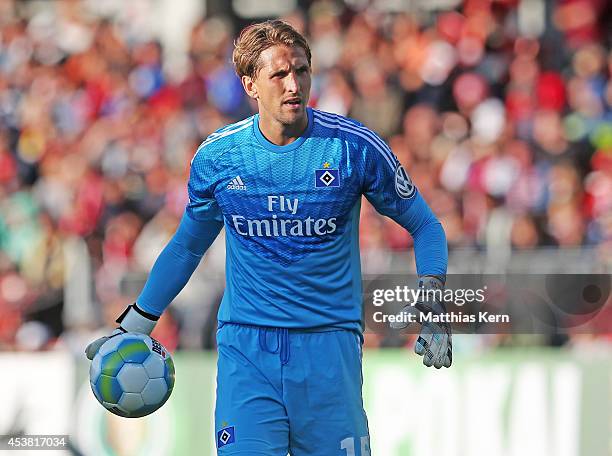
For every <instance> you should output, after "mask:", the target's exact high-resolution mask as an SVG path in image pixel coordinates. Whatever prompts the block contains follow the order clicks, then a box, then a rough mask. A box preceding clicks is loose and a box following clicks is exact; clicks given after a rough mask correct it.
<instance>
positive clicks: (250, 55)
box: [232, 20, 311, 78]
mask: <svg viewBox="0 0 612 456" xmlns="http://www.w3.org/2000/svg"><path fill="white" fill-rule="evenodd" d="M279 44H283V45H285V46H290V47H293V46H299V47H301V48H302V49H304V52H305V53H306V57H307V58H308V65H310V64H311V62H310V59H311V54H310V46H308V42H307V41H306V38H304V37H303V36H302V35H301V34H300V33H299V32H298V31H297V30H295V29H294V28H293V27H291V25H289V24H287V23H286V22H283V21H280V20H270V21H265V22H260V23H257V24H252V25H249V26H247V27H245V28H244V29H243V30H242V32H240V36H239V37H238V39H237V40H236V41H235V43H234V53H233V55H232V60H233V61H234V67H235V68H236V73H237V74H238V76H240V77H242V76H249V77H251V78H252V77H255V75H256V74H257V72H258V71H259V69H260V63H259V56H260V55H261V53H262V52H263V51H265V50H266V49H268V48H269V47H272V46H275V45H279Z"/></svg>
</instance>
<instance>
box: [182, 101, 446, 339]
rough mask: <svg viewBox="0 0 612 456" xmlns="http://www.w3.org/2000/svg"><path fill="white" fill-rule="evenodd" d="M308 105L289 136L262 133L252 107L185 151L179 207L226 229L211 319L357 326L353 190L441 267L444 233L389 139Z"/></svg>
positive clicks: (421, 257) (428, 268) (420, 266)
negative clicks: (183, 196) (301, 127)
mask: <svg viewBox="0 0 612 456" xmlns="http://www.w3.org/2000/svg"><path fill="white" fill-rule="evenodd" d="M307 112H308V127H307V129H306V130H305V131H304V133H303V134H302V136H301V137H299V138H298V139H296V140H295V141H294V142H292V143H290V144H288V145H285V146H277V145H275V144H273V143H271V142H269V141H268V140H267V139H266V138H265V137H264V136H263V134H262V133H261V131H260V129H259V116H258V115H255V116H252V117H249V118H247V119H245V120H243V121H240V122H237V123H235V124H232V125H228V126H226V127H224V128H222V129H220V130H218V131H216V132H215V133H213V134H211V135H210V136H209V137H208V138H207V139H206V140H205V141H204V142H203V143H202V144H201V146H200V147H199V148H198V150H197V152H196V154H195V156H194V158H193V160H192V164H191V173H190V178H189V184H188V192H189V204H188V206H187V210H186V214H187V216H189V217H190V218H191V219H193V220H194V221H197V222H203V223H209V222H213V221H214V222H215V223H216V224H217V225H219V224H218V222H223V224H224V226H225V230H226V250H227V260H226V290H225V294H224V296H223V301H222V302H221V307H220V309H219V315H218V318H219V322H220V324H223V323H228V322H231V323H239V324H249V325H258V326H270V327H282V328H296V329H310V328H312V329H315V328H324V327H338V328H346V329H351V330H356V331H360V330H361V327H362V289H361V269H360V258H359V213H360V202H361V196H362V195H365V196H366V197H367V198H368V200H369V201H370V202H371V203H372V204H373V205H374V207H375V208H376V209H377V210H378V211H379V212H381V213H382V214H384V215H387V216H389V217H391V218H393V219H394V220H395V221H397V222H398V223H399V224H401V225H402V226H404V227H405V228H406V229H408V231H410V232H411V233H412V235H413V237H414V238H415V250H416V256H417V272H418V273H419V274H421V275H423V274H432V275H443V274H445V273H446V263H447V254H446V241H445V238H444V232H443V231H442V229H441V227H440V224H439V222H438V221H437V219H436V218H435V217H434V216H433V214H432V213H431V210H430V209H429V207H428V206H427V204H425V202H424V201H423V199H422V197H421V196H420V195H419V193H418V191H417V189H416V188H415V186H414V185H413V183H412V182H411V180H410V178H409V176H408V174H407V173H406V171H405V170H404V168H403V167H402V166H401V164H400V163H399V162H398V160H397V158H396V157H395V156H394V154H393V153H392V152H391V150H390V149H389V148H388V147H387V145H386V144H385V143H384V142H383V141H382V140H381V139H380V138H379V137H378V136H377V135H376V134H375V133H373V132H372V131H370V130H368V129H367V128H365V127H364V126H363V125H361V124H360V123H358V122H355V121H353V120H349V119H347V118H344V117H342V116H338V115H335V114H329V113H325V112H322V111H318V110H315V109H310V108H308V111H307Z"/></svg>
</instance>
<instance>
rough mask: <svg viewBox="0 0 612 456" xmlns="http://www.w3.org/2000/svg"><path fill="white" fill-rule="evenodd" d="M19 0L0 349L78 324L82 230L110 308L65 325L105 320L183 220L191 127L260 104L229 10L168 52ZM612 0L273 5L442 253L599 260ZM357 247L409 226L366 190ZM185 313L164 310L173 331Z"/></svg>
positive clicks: (3, 105) (0, 246) (372, 253)
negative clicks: (247, 85)
mask: <svg viewBox="0 0 612 456" xmlns="http://www.w3.org/2000/svg"><path fill="white" fill-rule="evenodd" d="M23 3H28V2H23ZM23 3H22V2H13V1H7V2H1V3H0V349H2V348H24V349H30V348H41V347H45V346H46V345H47V344H48V343H50V341H53V340H55V338H56V337H57V336H58V335H59V334H60V333H61V332H62V331H63V330H64V329H65V326H70V325H69V324H68V325H67V323H66V319H65V310H62V309H63V307H64V305H65V289H64V288H65V283H66V280H67V279H66V277H67V275H68V274H67V271H68V270H69V269H70V268H71V267H72V269H74V265H72V266H71V264H72V263H71V261H72V260H71V258H72V256H73V252H74V251H75V247H74V245H75V240H78V242H81V243H82V246H83V248H82V249H81V250H82V251H84V252H86V254H87V257H88V262H89V263H90V267H91V277H92V285H91V289H90V290H89V291H87V290H86V292H88V293H89V294H90V296H89V297H90V298H91V302H92V303H94V307H96V308H98V309H101V311H100V314H99V315H98V316H97V317H96V318H97V320H96V319H95V318H93V317H91V318H90V320H91V321H89V322H88V321H87V319H85V320H83V319H81V320H78V321H77V323H75V324H79V325H84V326H88V325H90V326H91V327H95V326H96V325H99V324H101V323H106V324H109V325H110V324H111V323H112V317H114V316H116V315H117V314H118V313H119V312H120V310H121V309H122V308H123V306H125V304H127V303H128V302H129V300H132V299H134V296H135V295H136V294H137V293H138V291H139V290H137V289H136V290H128V291H126V289H125V286H124V283H125V279H126V277H130V274H136V275H138V274H140V275H141V276H142V275H143V274H146V271H147V270H148V269H149V268H150V267H151V266H152V264H153V262H154V260H155V257H156V255H157V253H158V252H159V251H160V250H161V249H162V248H163V245H164V243H165V242H166V241H167V240H168V239H169V238H170V236H171V235H172V234H173V231H174V229H175V227H176V226H177V223H178V220H179V218H180V216H181V214H182V211H183V208H184V205H185V203H186V198H187V195H186V187H185V184H186V180H187V177H188V171H189V162H190V159H191V157H192V155H193V153H194V151H195V150H196V148H197V146H198V144H199V143H200V142H201V141H202V140H203V138H205V137H206V136H207V135H208V134H210V133H211V132H212V131H214V130H215V129H217V128H219V127H221V126H223V125H224V124H227V123H230V122H233V121H236V120H239V119H241V118H244V117H246V116H248V115H250V114H251V113H252V112H254V109H255V107H254V106H253V104H252V103H250V102H249V100H247V98H246V97H245V95H244V94H243V91H242V88H241V86H240V82H239V80H238V79H237V78H236V76H235V75H234V72H233V68H232V66H231V59H230V55H231V49H232V43H233V39H234V37H235V34H236V33H237V32H238V30H237V28H236V26H235V24H234V23H233V22H232V20H231V19H230V18H227V17H205V18H203V19H202V20H200V21H198V22H197V23H196V24H195V26H194V27H193V28H192V29H191V30H190V31H188V32H187V33H188V34H189V41H188V42H189V45H188V53H187V58H186V59H185V65H184V68H179V69H178V70H177V69H176V68H169V67H168V61H169V60H168V55H167V54H166V53H165V51H164V46H163V44H162V43H161V42H160V41H156V40H151V39H150V38H146V39H140V37H139V36H138V34H136V33H134V31H133V30H132V29H131V28H130V24H129V23H125V22H123V23H118V22H117V21H115V20H114V19H113V17H112V16H110V17H102V16H99V15H96V14H93V13H92V12H91V11H89V10H88V8H87V6H86V4H85V3H83V2H79V1H54V2H46V3H47V4H46V5H45V7H44V8H26V7H24V5H23ZM528 5H532V6H534V5H535V7H536V8H535V10H533V11H532V10H529V8H528ZM538 5H540V6H541V10H538V8H537V6H538ZM606 8H607V9H606ZM610 14H611V13H610V7H609V5H607V3H606V2H605V1H603V0H576V1H574V0H565V1H560V2H542V3H541V4H540V3H538V2H518V1H512V0H505V1H490V0H468V1H466V2H464V3H463V4H461V5H460V6H459V7H457V8H456V9H454V10H451V11H435V12H431V11H430V12H427V14H417V13H406V12H385V11H381V10H379V9H376V8H365V9H356V8H354V7H349V6H346V5H345V4H343V3H342V2H331V1H316V2H310V4H309V5H308V7H307V8H303V9H300V10H297V11H295V12H293V13H291V14H290V15H288V16H287V17H285V18H284V19H286V20H287V21H289V22H290V23H292V24H293V25H294V26H295V27H296V28H298V29H299V30H301V31H303V32H304V33H305V34H306V35H307V36H308V37H309V40H310V44H311V46H312V50H313V66H314V68H313V90H312V98H311V105H312V106H314V107H317V108H318V109H322V110H327V111H332V112H336V113H339V114H343V115H347V116H350V117H353V118H355V119H357V120H359V121H361V122H363V123H364V124H366V125H367V126H368V127H370V128H372V129H373V130H375V131H377V132H378V133H379V134H380V135H381V136H382V137H383V138H385V139H386V140H387V141H388V143H389V144H390V146H391V148H392V149H393V151H394V152H395V154H396V155H397V156H398V158H399V159H400V161H401V162H402V163H403V164H404V166H405V167H406V168H407V169H408V170H409V172H410V174H411V176H412V178H413V180H414V182H415V183H416V185H417V187H418V188H419V190H420V192H421V193H422V194H423V195H424V197H425V199H426V200H427V201H428V202H429V203H430V205H431V206H432V208H433V209H434V211H435V212H436V214H437V215H438V217H439V218H440V220H441V222H442V223H443V225H444V228H445V231H446V235H447V238H448V242H449V247H450V249H451V251H453V250H457V249H466V248H476V249H483V250H486V249H497V248H503V249H511V250H530V249H534V248H538V247H542V246H549V247H558V248H576V247H585V246H590V247H592V248H594V249H595V250H596V251H597V252H598V255H599V258H600V261H601V262H603V263H606V264H608V265H610V259H611V258H612V82H611V78H610V75H611V73H612V53H611V51H610V39H611V36H610V30H612V27H611V21H610ZM538 18H539V21H538ZM361 245H362V250H363V251H364V257H365V258H367V259H368V261H370V260H371V261H372V263H368V264H366V265H365V269H366V270H368V269H369V270H372V269H375V268H376V264H377V261H378V263H380V264H381V265H382V266H384V264H383V263H384V258H386V256H385V255H377V254H376V252H386V251H389V250H391V251H396V252H402V251H405V250H406V249H408V248H409V247H410V246H411V239H410V237H409V235H408V234H407V233H406V232H405V231H404V230H403V229H401V228H400V227H399V226H397V225H396V224H395V223H393V222H392V221H390V220H388V219H385V218H382V217H380V216H379V215H378V214H376V213H375V211H374V210H373V209H372V207H371V206H369V205H367V204H364V206H363V214H362V224H361ZM76 250H78V248H77V249H76ZM220 251H222V249H221V250H220ZM71 252H72V253H71ZM220 255H222V253H220ZM382 266H381V267H382ZM220 267H222V266H220ZM128 288H129V287H128ZM209 294H210V296H211V297H210V299H211V300H212V301H214V300H218V297H219V293H218V292H214V293H213V292H211V293H209ZM89 315H93V314H91V313H90V314H89ZM211 315H214V312H212V313H211ZM184 324H185V318H181V316H180V312H179V313H178V315H175V314H173V313H168V315H166V316H165V317H164V320H163V323H161V324H160V327H161V329H160V331H161V332H162V333H163V336H162V338H163V340H164V341H165V343H166V344H167V345H168V346H169V348H173V347H176V346H177V345H180V344H181V340H180V335H179V330H178V328H179V327H180V326H181V325H184ZM202 324H204V323H202ZM196 330H197V328H196ZM200 343H201V341H200V342H198V344H200ZM183 345H186V346H189V344H188V343H185V344H183Z"/></svg>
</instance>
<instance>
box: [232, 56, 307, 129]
mask: <svg viewBox="0 0 612 456" xmlns="http://www.w3.org/2000/svg"><path fill="white" fill-rule="evenodd" d="M259 63H260V69H259V72H258V73H257V74H256V75H255V77H254V78H253V79H251V78H249V77H248V76H244V77H243V78H242V79H243V81H242V82H243V85H244V88H245V90H246V91H247V93H248V94H249V96H251V97H252V98H255V99H256V100H257V103H258V105H259V112H260V115H261V116H262V117H263V118H267V119H274V120H276V121H277V122H279V123H281V124H283V125H295V124H299V123H301V122H304V121H305V119H306V104H307V103H308V98H309V96H310V65H309V64H308V58H307V57H306V53H305V52H304V49H302V48H301V47H299V46H294V47H288V46H283V45H276V46H272V47H270V48H268V49H266V50H265V51H263V52H262V53H261V55H260V56H259Z"/></svg>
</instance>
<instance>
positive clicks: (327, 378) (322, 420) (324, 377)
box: [215, 324, 370, 456]
mask: <svg viewBox="0 0 612 456" xmlns="http://www.w3.org/2000/svg"><path fill="white" fill-rule="evenodd" d="M217 343H218V351H219V358H218V364H217V367H218V371H217V402H216V407H215V439H216V443H217V454H218V455H220V456H226V455H238V454H240V455H248V456H255V455H265V456H286V455H287V454H290V455H292V456H317V455H320V456H335V455H338V456H370V442H369V432H368V422H367V418H366V414H365V412H364V409H363V400H362V396H361V387H362V373H361V354H362V352H361V339H360V337H359V335H357V334H356V333H354V332H352V331H347V330H332V331H325V332H301V331H294V330H287V329H279V328H262V327H255V326H245V325H235V324H224V325H223V326H222V327H221V328H220V329H219V330H218V332H217Z"/></svg>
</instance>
